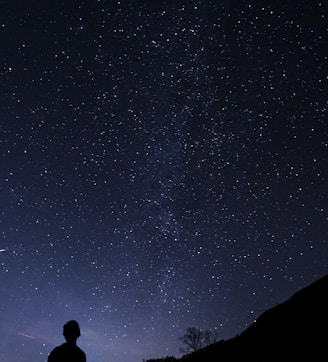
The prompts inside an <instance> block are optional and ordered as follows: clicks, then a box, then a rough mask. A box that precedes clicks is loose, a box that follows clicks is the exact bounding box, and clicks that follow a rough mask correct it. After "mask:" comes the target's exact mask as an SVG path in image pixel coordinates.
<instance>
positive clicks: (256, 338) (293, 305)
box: [148, 275, 328, 362]
mask: <svg viewBox="0 0 328 362" xmlns="http://www.w3.org/2000/svg"><path fill="white" fill-rule="evenodd" d="M327 310H328V275H326V276H324V277H322V278H320V279H319V280H317V281H316V282H314V283H313V284H311V285H309V286H308V287H305V288H304V289H302V290H300V291H299V292H297V293H295V294H294V295H293V296H292V297H291V298H289V299H288V300H287V301H285V302H283V303H281V304H279V305H277V306H276V307H273V308H271V309H269V310H267V311H266V312H264V313H263V314H261V315H260V316H259V318H258V319H257V321H256V322H254V323H253V324H252V325H251V326H250V327H249V328H247V329H246V330H245V331H244V332H242V333H241V334H240V335H237V336H236V337H234V338H231V339H229V340H226V341H223V340H222V341H220V342H217V343H214V344H212V345H210V346H208V347H206V348H203V349H200V350H198V351H196V352H193V353H191V354H189V355H185V356H183V357H181V358H180V359H177V358H174V357H166V358H163V359H157V360H148V362H155V361H156V362H159V361H162V362H164V361H165V362H174V361H180V362H212V361H213V362H214V361H216V362H217V361H220V362H232V361H233V362H235V361H243V362H273V361H275V362H276V361H298V360H300V361H303V360H308V361H316V360H317V361H319V360H322V358H323V356H325V355H326V353H327V352H326V345H325V343H326V342H327V325H328V311H327Z"/></svg>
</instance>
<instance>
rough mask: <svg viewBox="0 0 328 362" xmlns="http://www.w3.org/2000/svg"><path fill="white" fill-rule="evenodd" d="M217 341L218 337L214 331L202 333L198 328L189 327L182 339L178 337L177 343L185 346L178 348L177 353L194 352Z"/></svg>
mask: <svg viewBox="0 0 328 362" xmlns="http://www.w3.org/2000/svg"><path fill="white" fill-rule="evenodd" d="M217 340H218V337H217V332H216V331H210V330H205V331H202V330H201V329H199V328H195V327H190V328H188V329H187V331H186V333H185V334H184V335H183V336H182V337H179V341H181V342H182V343H183V344H184V345H185V346H184V347H182V348H180V349H179V351H180V353H190V352H195V351H198V350H199V349H201V348H204V347H206V346H209V345H210V344H212V343H215V342H217Z"/></svg>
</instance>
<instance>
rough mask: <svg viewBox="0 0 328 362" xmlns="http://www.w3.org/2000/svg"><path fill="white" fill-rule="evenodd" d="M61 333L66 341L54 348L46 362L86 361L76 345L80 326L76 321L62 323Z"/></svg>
mask: <svg viewBox="0 0 328 362" xmlns="http://www.w3.org/2000/svg"><path fill="white" fill-rule="evenodd" d="M63 335H64V337H65V339H66V343H63V344H62V345H60V346H58V347H56V348H54V349H53V350H52V351H51V352H50V354H49V357H48V362H86V360H87V359H86V356H85V353H84V352H83V351H82V349H80V348H79V347H78V346H77V345H76V340H77V339H78V338H79V337H80V335H81V333H80V327H79V324H78V323H77V322H76V321H69V322H67V323H66V324H65V325H64V331H63Z"/></svg>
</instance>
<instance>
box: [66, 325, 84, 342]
mask: <svg viewBox="0 0 328 362" xmlns="http://www.w3.org/2000/svg"><path fill="white" fill-rule="evenodd" d="M63 335H64V337H65V339H66V340H67V341H76V340H77V339H78V337H80V335H81V332H80V327H79V324H78V323H77V321H69V322H67V323H66V324H65V325H64V331H63Z"/></svg>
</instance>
